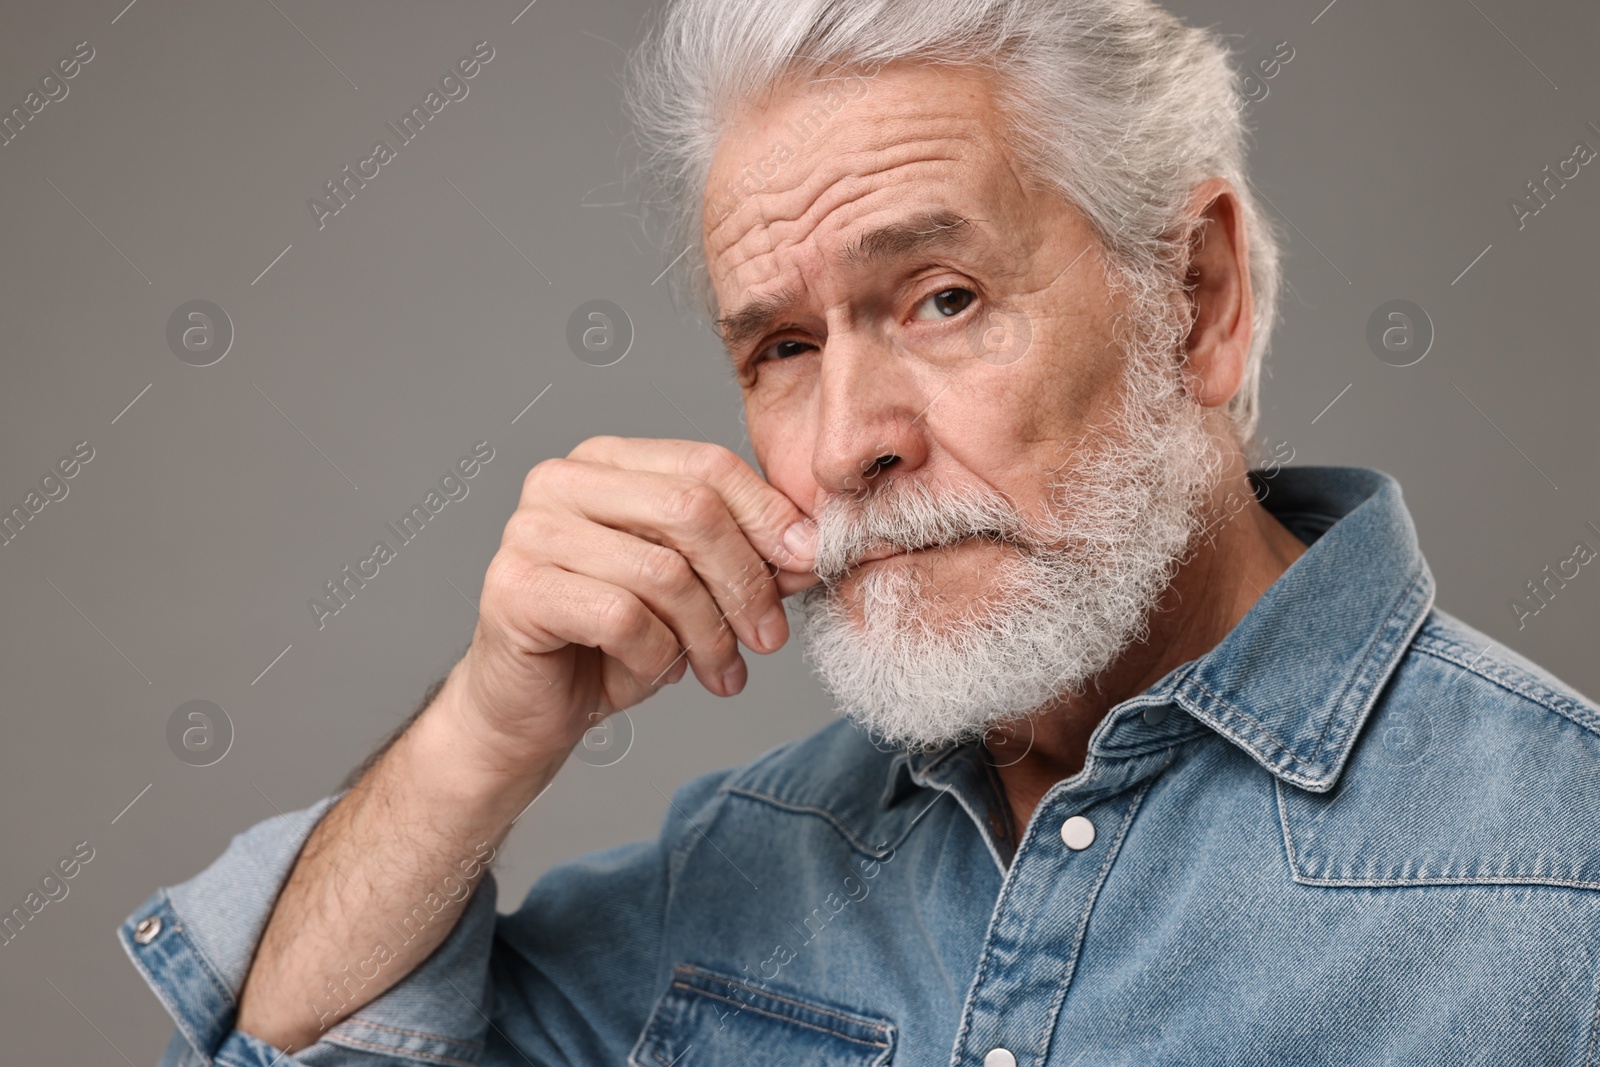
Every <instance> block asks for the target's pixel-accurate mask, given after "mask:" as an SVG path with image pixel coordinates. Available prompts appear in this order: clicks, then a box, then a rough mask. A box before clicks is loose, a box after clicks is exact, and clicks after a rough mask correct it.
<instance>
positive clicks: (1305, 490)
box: [881, 467, 1434, 807]
mask: <svg viewBox="0 0 1600 1067" xmlns="http://www.w3.org/2000/svg"><path fill="white" fill-rule="evenodd" d="M1251 479H1252V480H1253V481H1254V483H1255V485H1256V490H1257V495H1258V497H1259V498H1260V499H1261V502H1262V505H1263V506H1264V507H1265V508H1266V509H1267V510H1268V511H1269V512H1270V513H1272V514H1273V515H1274V516H1275V517H1276V518H1277V519H1278V520H1279V521H1280V522H1282V523H1283V524H1284V525H1285V526H1287V527H1288V528H1289V529H1290V530H1291V531H1293V532H1294V533H1295V534H1296V535H1297V536H1298V537H1300V539H1301V540H1303V541H1306V542H1307V543H1308V544H1309V547H1308V548H1307V550H1306V551H1305V553H1304V554H1303V555H1301V557H1300V558H1299V559H1297V560H1296V561H1295V562H1294V563H1293V564H1292V565H1291V566H1290V567H1289V569H1288V570H1286V571H1285V572H1284V573H1283V575H1282V576H1280V577H1279V578H1278V580H1277V581H1276V582H1274V583H1273V584H1272V585H1271V586H1270V587H1269V588H1268V589H1267V590H1266V592H1265V593H1264V594H1263V595H1262V596H1261V598H1260V599H1259V600H1257V601H1256V603H1255V604H1254V605H1253V606H1252V607H1251V609H1250V610H1249V611H1248V612H1247V613H1246V614H1245V617H1244V618H1243V619H1241V620H1240V621H1239V623H1238V624H1237V625H1236V626H1235V627H1234V628H1233V629H1232V630H1231V631H1229V632H1228V634H1227V636H1226V637H1224V638H1223V639H1222V641H1220V642H1219V643H1218V644H1217V645H1216V647H1214V648H1213V649H1211V651H1209V652H1207V653H1206V654H1205V655H1203V656H1201V657H1200V658H1198V659H1196V660H1192V661H1190V662H1188V663H1186V664H1183V665H1182V666H1180V667H1178V668H1176V669H1175V670H1174V671H1172V672H1171V673H1170V674H1168V675H1167V676H1166V677H1165V678H1163V679H1162V680H1161V681H1160V682H1158V683H1157V684H1156V685H1154V686H1152V687H1151V689H1150V690H1148V691H1147V692H1145V693H1142V694H1140V695H1139V696H1138V697H1135V698H1133V699H1131V700H1128V701H1124V702H1123V704H1121V705H1119V706H1118V707H1117V708H1113V709H1112V711H1111V712H1110V713H1109V714H1108V715H1107V717H1106V718H1107V721H1106V722H1104V723H1102V724H1101V729H1097V730H1096V731H1095V735H1094V738H1093V739H1092V740H1091V750H1092V751H1093V752H1094V753H1096V754H1101V755H1104V754H1107V753H1108V752H1109V751H1110V750H1114V749H1116V748H1118V747H1119V746H1121V745H1123V744H1125V743H1126V742H1127V741H1131V740H1132V739H1131V738H1127V739H1125V738H1124V737H1123V736H1122V735H1125V734H1129V733H1131V732H1132V731H1134V730H1136V729H1139V728H1140V727H1139V722H1140V720H1139V717H1138V711H1139V709H1142V708H1147V707H1149V706H1151V705H1152V704H1160V703H1168V704H1174V705H1176V706H1178V707H1180V708H1182V709H1183V710H1184V711H1186V712H1188V713H1189V715H1190V716H1192V718H1193V719H1195V720H1199V721H1200V722H1201V723H1204V724H1205V725H1206V726H1209V727H1210V728H1211V729H1212V730H1214V731H1215V732H1217V733H1219V734H1221V735H1222V736H1223V737H1225V738H1227V739H1228V740H1229V741H1231V742H1232V743H1233V744H1235V745H1238V746H1239V747H1240V748H1241V749H1243V750H1244V751H1245V752H1246V753H1248V754H1249V755H1250V756H1251V757H1252V758H1253V759H1254V760H1255V761H1256V762H1257V763H1259V764H1260V765H1261V766H1262V767H1264V768H1266V770H1267V771H1269V772H1271V773H1272V774H1273V775H1274V776H1275V777H1277V778H1279V779H1281V780H1283V781H1285V782H1288V783H1291V784H1293V785H1296V786H1299V787H1300V788H1302V789H1306V790H1310V791H1312V792H1326V791H1327V790H1329V789H1332V788H1333V786H1334V784H1335V783H1336V782H1337V781H1338V778H1339V774H1340V772H1341V771H1342V770H1343V769H1344V765H1345V761H1346V759H1347V757H1348V756H1349V754H1350V749H1351V747H1352V746H1353V745H1354V743H1355V739H1356V737H1357V735H1358V734H1359V733H1360V730H1361V726H1362V724H1363V723H1364V722H1365V721H1366V719H1367V716H1368V714H1369V713H1370V712H1371V710H1372V708H1373V706H1374V705H1375V704H1376V703H1377V700H1378V696H1379V694H1380V693H1381V692H1382V689H1383V686H1384V684H1385V683H1386V682H1387V681H1388V679H1389V676H1390V675H1391V674H1393V672H1394V670H1395V668H1396V667H1397V666H1398V665H1399V663H1400V660H1401V658H1402V657H1403V656H1404V655H1405V651H1406V648H1407V646H1408V645H1409V644H1410V641H1411V638H1412V636H1413V635H1414V634H1415V633H1416V631H1417V630H1418V628H1420V627H1421V625H1422V623H1423V620H1424V619H1425V618H1426V616H1427V614H1428V611H1429V610H1430V609H1431V608H1432V606H1433V596H1434V583H1433V576H1432V574H1431V573H1430V572H1429V570H1428V565H1427V563H1426V562H1425V561H1424V560H1423V558H1422V551H1421V548H1420V547H1419V545H1418V543H1417V534H1416V528H1415V527H1414V526H1413V525H1412V522H1411V516H1410V515H1409V514H1408V513H1407V511H1406V507H1405V504H1404V502H1403V501H1402V500H1401V495H1400V485H1399V483H1398V482H1396V481H1395V480H1394V479H1393V478H1391V477H1390V476H1389V475H1387V474H1384V473H1382V472H1381V471H1376V470H1367V469H1363V468H1357V467H1284V468H1278V469H1276V470H1274V471H1273V472H1272V473H1270V474H1268V473H1265V472H1263V471H1252V472H1251ZM1179 718H1181V717H1174V720H1176V719H1179ZM1167 730H1168V731H1170V732H1171V734H1172V736H1171V737H1170V738H1169V739H1167V743H1171V742H1172V741H1176V740H1178V739H1179V737H1180V736H1182V735H1192V727H1188V726H1185V725H1184V724H1182V723H1179V722H1177V721H1173V722H1171V723H1170V725H1169V726H1168V727H1167ZM1138 741H1139V745H1140V747H1141V748H1147V747H1148V746H1149V743H1150V741H1151V737H1150V735H1149V729H1148V728H1147V727H1145V728H1143V736H1142V737H1141V738H1139V739H1138ZM978 749H979V746H978V745H976V744H967V745H946V746H944V747H942V748H937V749H933V750H928V751H911V752H904V751H903V752H900V753H899V754H897V755H896V757H895V758H894V759H892V760H891V761H890V764H889V768H888V781H887V782H886V784H885V787H884V791H883V794H882V797H881V800H882V804H883V806H884V807H888V806H890V805H892V804H894V803H895V802H896V801H898V800H899V799H901V798H902V797H903V796H905V795H906V794H907V793H908V792H910V791H912V789H913V786H914V785H916V784H927V783H928V782H929V781H930V780H932V779H933V778H935V777H938V776H939V774H940V769H941V767H951V766H954V765H955V764H958V763H959V762H961V757H963V756H966V755H971V754H972V753H976V752H977V750H978ZM967 750H971V752H968V751H967ZM953 757H954V760H953Z"/></svg>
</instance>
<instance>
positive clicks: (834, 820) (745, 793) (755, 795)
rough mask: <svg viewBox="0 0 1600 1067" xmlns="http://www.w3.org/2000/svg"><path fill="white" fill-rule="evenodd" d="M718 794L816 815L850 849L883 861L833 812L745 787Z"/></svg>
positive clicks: (799, 813) (880, 856) (875, 851)
mask: <svg viewBox="0 0 1600 1067" xmlns="http://www.w3.org/2000/svg"><path fill="white" fill-rule="evenodd" d="M719 792H724V793H728V794H729V795H733V796H742V797H745V798H747V799H749V800H759V801H761V802H763V803H766V804H771V805H772V806H773V807H775V808H780V809H782V810H784V811H790V812H794V813H795V814H798V815H816V816H818V817H819V818H822V819H824V820H826V821H827V822H828V823H829V824H830V825H832V826H833V828H834V829H835V830H837V831H839V833H840V835H841V836H843V837H844V839H845V840H846V841H847V842H849V844H850V846H851V847H852V848H854V849H856V850H857V851H858V852H861V853H863V854H865V855H867V856H870V857H872V858H873V859H875V860H881V859H883V854H882V852H880V851H879V850H877V849H874V848H872V847H871V846H869V845H866V844H864V843H863V842H862V841H861V839H860V838H859V837H857V836H856V835H855V834H853V833H851V832H850V830H849V829H847V828H846V827H845V825H844V824H843V823H842V822H840V821H839V819H838V817H837V816H835V815H834V814H833V812H831V811H829V810H827V809H826V808H819V807H816V806H815V805H811V804H795V803H793V802H791V801H787V800H780V799H779V798H777V797H775V796H773V795H772V794H770V793H759V792H757V791H755V790H754V789H750V788H747V787H745V786H735V785H728V786H723V787H722V789H720V790H719ZM909 830H910V828H909V827H907V829H906V831H904V832H902V834H901V837H900V838H899V839H897V841H898V840H904V836H905V833H906V832H909Z"/></svg>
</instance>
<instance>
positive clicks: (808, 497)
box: [745, 401, 817, 514]
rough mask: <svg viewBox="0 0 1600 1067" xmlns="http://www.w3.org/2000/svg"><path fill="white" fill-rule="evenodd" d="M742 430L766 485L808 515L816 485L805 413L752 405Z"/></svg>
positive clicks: (811, 439)
mask: <svg viewBox="0 0 1600 1067" xmlns="http://www.w3.org/2000/svg"><path fill="white" fill-rule="evenodd" d="M745 428H746V429H747V430H748V431H749V434H750V447H751V448H752V449H753V450H754V451H755V454H756V459H757V460H758V461H759V462H760V470H761V472H762V473H763V474H764V475H765V477H766V479H767V481H768V482H769V483H770V484H771V485H772V486H773V488H775V489H777V490H778V491H779V492H780V493H782V494H783V495H784V496H787V497H788V498H789V499H790V500H792V501H794V503H795V506H796V507H799V508H800V509H801V510H802V511H805V512H806V513H807V514H810V509H811V503H812V501H813V500H814V499H815V498H816V493H817V483H816V478H815V476H814V475H813V474H812V471H811V457H812V454H813V452H814V451H815V445H816V441H815V436H814V433H813V428H812V421H811V419H810V417H809V415H808V413H807V412H805V411H802V410H798V409H795V408H793V407H792V406H789V405H777V406H767V405H762V404H760V403H757V402H755V401H752V402H751V403H749V404H748V405H747V406H746V409H745Z"/></svg>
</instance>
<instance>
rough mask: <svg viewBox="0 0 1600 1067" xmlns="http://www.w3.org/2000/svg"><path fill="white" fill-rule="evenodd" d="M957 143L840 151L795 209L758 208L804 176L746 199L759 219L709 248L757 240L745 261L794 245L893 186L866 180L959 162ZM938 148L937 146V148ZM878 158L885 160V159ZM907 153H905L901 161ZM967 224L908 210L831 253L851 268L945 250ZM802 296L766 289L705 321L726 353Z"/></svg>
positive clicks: (938, 212)
mask: <svg viewBox="0 0 1600 1067" xmlns="http://www.w3.org/2000/svg"><path fill="white" fill-rule="evenodd" d="M950 147H954V148H955V149H956V150H955V151H953V152H951V151H948V148H950ZM964 147H966V146H965V145H963V144H962V143H961V142H960V141H958V140H954V139H952V138H949V137H934V138H927V139H922V140H912V141H902V142H900V143H898V144H896V145H893V146H892V148H893V149H899V151H898V152H894V151H890V152H884V151H870V150H869V151H860V152H854V153H848V154H846V155H845V158H842V159H840V160H838V164H839V166H838V170H837V172H836V173H834V174H833V175H831V176H828V177H826V178H822V179H821V180H820V182H819V184H820V188H819V189H818V191H817V193H816V194H815V195H813V196H809V197H807V198H806V206H805V207H804V208H803V209H802V210H801V211H800V212H799V213H798V214H787V213H774V214H773V215H771V216H768V215H767V212H766V210H765V209H766V208H768V207H769V206H770V205H771V204H772V202H773V201H774V199H778V200H779V201H780V202H781V200H782V199H783V198H785V197H791V196H794V195H796V194H799V193H801V192H803V191H804V189H805V186H807V185H809V184H811V181H809V180H802V182H801V183H800V184H799V185H797V186H790V187H789V188H787V189H782V190H770V191H769V190H762V191H760V192H757V193H755V194H752V195H751V196H750V197H749V198H748V200H747V203H749V204H751V205H752V206H754V207H755V208H756V210H757V212H758V213H759V215H760V216H761V217H760V219H759V221H758V222H756V223H755V224H753V225H751V226H750V227H749V228H748V229H746V230H745V231H744V232H743V233H740V234H738V235H737V236H734V237H733V238H732V239H731V240H729V241H727V243H726V244H724V245H723V246H722V248H720V249H718V250H716V252H714V253H713V254H714V255H718V256H725V255H727V254H728V253H730V252H735V251H736V250H737V249H738V248H739V247H740V246H741V245H747V244H750V243H754V242H758V241H759V242H760V243H761V244H762V245H764V247H762V248H760V249H759V250H758V251H756V252H755V253H754V254H753V255H748V256H747V257H746V258H745V259H744V261H743V262H744V263H745V264H748V263H750V262H752V261H754V260H755V259H758V258H760V257H762V256H767V255H772V254H774V253H777V252H778V251H780V250H781V249H784V248H791V249H797V248H798V247H799V246H803V245H805V244H806V242H808V241H810V240H811V239H812V237H813V235H814V234H815V233H816V231H817V230H818V229H819V227H821V226H822V225H823V223H824V222H825V221H826V220H827V219H828V218H829V217H831V216H833V215H835V214H836V213H837V212H839V211H841V210H843V209H845V208H848V207H849V206H850V205H852V204H855V203H858V202H859V201H861V200H863V199H866V198H869V197H872V196H874V195H875V194H882V193H890V194H892V193H893V192H894V189H895V185H896V184H899V183H890V184H884V183H881V182H873V179H874V178H879V177H881V176H882V175H884V174H887V173H890V172H893V171H904V170H905V169H906V168H908V167H911V168H921V167H924V166H938V165H941V164H957V165H960V164H962V163H964V162H966V160H965V159H964V158H963V154H962V152H961V149H962V148H964ZM941 149H945V150H944V151H941ZM886 156H888V157H889V158H885V157H886ZM908 156H909V158H907V157H908ZM862 157H864V159H865V160H869V161H870V164H869V165H866V166H860V167H856V166H852V164H853V163H856V162H858V161H861V160H862ZM895 157H898V158H895ZM817 177H818V176H817V175H816V174H815V173H813V174H812V175H811V179H812V180H816V179H817ZM903 181H907V182H914V181H915V178H913V177H908V178H906V179H903ZM862 183H866V185H867V187H866V188H861V185H862ZM841 186H844V188H840V187H841ZM852 186H853V187H854V188H852ZM830 192H834V193H835V196H834V197H832V198H830V197H829V195H828V194H829V193H830ZM830 199H832V202H831V203H829V202H828V201H829V200H830ZM739 214H741V213H740V212H738V211H731V212H727V213H725V214H724V215H722V216H721V217H720V218H719V219H717V221H716V222H715V223H713V225H712V227H711V229H710V231H708V233H707V234H706V239H707V243H708V244H711V243H714V242H715V238H716V237H717V235H718V231H721V230H723V229H724V227H727V226H730V225H733V224H735V222H736V216H737V215H739ZM868 214H870V213H868ZM971 221H972V220H970V219H968V218H966V217H965V216H963V215H962V214H960V213H959V212H956V211H953V210H951V209H948V208H937V209H932V210H924V211H921V212H918V213H916V214H913V215H912V216H911V217H909V218H907V219H902V220H898V221H895V222H891V223H887V224H884V225H882V226H878V227H876V228H874V229H872V230H870V231H868V232H867V233H865V234H862V235H859V236H857V237H855V238H853V239H851V240H850V241H849V242H848V243H847V244H846V246H845V247H844V248H843V249H841V250H840V251H839V252H838V253H835V254H834V255H833V256H832V257H831V258H833V259H834V260H835V261H836V262H839V263H841V264H843V265H845V266H849V267H853V268H857V269H859V268H861V267H864V266H868V265H870V264H872V263H874V262H878V261H882V260H884V259H888V258H893V257H903V256H906V255H910V254H912V253H913V252H916V251H919V250H927V249H931V248H934V247H937V246H943V247H952V246H956V245H962V244H967V243H969V242H970V239H971V237H972V236H973V231H972V228H971V226H970V223H971ZM847 225H848V224H847ZM791 228H793V229H797V230H799V231H800V232H799V233H798V234H797V235H795V236H790V237H782V236H779V233H780V231H781V230H784V229H791ZM763 238H764V240H763ZM780 273H781V272H780ZM803 298H804V293H803V292H802V290H801V289H797V288H794V287H785V288H782V289H780V290H778V291H776V292H773V293H767V294H762V295H760V296H752V297H751V298H749V299H748V300H747V301H745V302H744V303H743V304H741V305H740V306H739V307H738V308H737V309H736V310H734V311H732V312H730V313H728V314H726V315H722V316H720V317H718V318H717V319H716V320H715V321H714V323H713V325H714V326H715V327H716V328H717V331H718V333H719V335H720V336H721V338H722V342H723V345H724V347H726V348H727V349H729V350H730V351H732V350H734V349H737V348H739V347H742V346H743V345H744V344H746V343H748V342H750V341H753V340H755V339H756V338H757V337H759V336H760V335H761V333H762V332H764V330H765V329H766V328H767V327H768V325H769V324H770V323H771V322H772V321H774V320H775V319H776V318H778V317H779V316H781V315H782V314H783V313H784V312H785V311H786V310H788V309H789V308H790V307H792V306H794V305H795V304H798V303H799V302H800V301H801V300H802V299H803Z"/></svg>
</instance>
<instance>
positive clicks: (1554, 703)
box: [1417, 635, 1600, 734]
mask: <svg viewBox="0 0 1600 1067" xmlns="http://www.w3.org/2000/svg"><path fill="white" fill-rule="evenodd" d="M1440 645H1443V646H1444V647H1438V646H1440ZM1417 650H1418V651H1419V652H1422V653H1424V654H1426V655H1429V656H1432V657H1434V658H1435V659H1438V660H1443V661H1444V662H1446V663H1452V664H1454V665H1455V666H1457V667H1460V668H1462V669H1463V670H1465V671H1468V672H1469V673H1471V674H1475V675H1477V676H1478V677H1479V678H1482V679H1483V680H1484V681H1486V682H1490V683H1492V684H1494V685H1497V686H1499V687H1500V688H1501V689H1504V690H1505V691H1506V692H1508V693H1511V694H1512V695H1514V696H1519V697H1522V698H1523V699H1525V700H1529V701H1532V702H1533V703H1535V704H1538V705H1540V706H1541V707H1543V708H1545V709H1546V710H1548V711H1553V712H1555V713H1556V714H1558V715H1560V716H1562V717H1563V718H1565V719H1569V720H1571V721H1572V722H1573V723H1575V724H1576V725H1578V726H1581V727H1583V728H1584V729H1585V730H1588V731H1589V732H1590V733H1595V734H1600V722H1597V721H1596V717H1595V714H1594V712H1593V711H1591V710H1590V709H1588V708H1586V707H1584V706H1583V705H1582V704H1578V703H1576V702H1575V701H1573V700H1571V699H1569V698H1567V697H1566V696H1564V695H1562V694H1561V693H1559V692H1557V691H1555V690H1553V689H1550V688H1549V687H1547V686H1545V685H1544V684H1543V683H1541V682H1540V681H1539V680H1538V679H1537V678H1535V677H1533V676H1532V675H1530V674H1528V673H1527V672H1526V671H1525V670H1523V669H1522V668H1520V667H1518V666H1516V665H1515V664H1512V663H1502V662H1500V661H1499V660H1496V661H1495V667H1496V672H1497V673H1494V674H1490V673H1488V672H1487V671H1486V670H1484V669H1483V668H1482V667H1479V666H1477V664H1476V663H1469V662H1466V661H1465V660H1463V659H1459V658H1457V657H1456V656H1454V655H1451V653H1452V652H1455V651H1457V650H1461V651H1465V650H1464V649H1461V648H1460V646H1459V645H1454V644H1449V643H1446V642H1444V641H1442V640H1441V639H1440V638H1438V637H1436V636H1433V635H1424V636H1423V637H1422V638H1419V639H1418V641H1417ZM1477 662H1479V663H1481V662H1482V660H1479V661H1477ZM1501 672H1503V673H1501Z"/></svg>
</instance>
